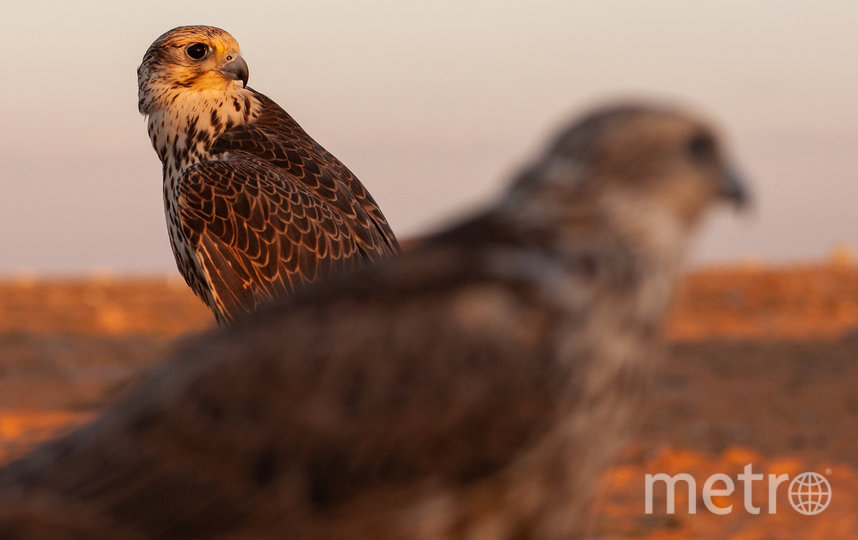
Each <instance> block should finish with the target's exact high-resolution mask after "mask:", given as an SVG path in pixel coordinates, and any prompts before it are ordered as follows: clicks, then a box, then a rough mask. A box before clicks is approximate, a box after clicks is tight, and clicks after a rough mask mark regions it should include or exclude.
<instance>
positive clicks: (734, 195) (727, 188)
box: [718, 167, 751, 210]
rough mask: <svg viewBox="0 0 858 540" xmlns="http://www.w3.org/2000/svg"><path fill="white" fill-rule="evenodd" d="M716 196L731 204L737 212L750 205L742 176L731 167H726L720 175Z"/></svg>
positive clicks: (749, 198)
mask: <svg viewBox="0 0 858 540" xmlns="http://www.w3.org/2000/svg"><path fill="white" fill-rule="evenodd" d="M718 195H719V196H721V197H723V198H724V199H726V200H728V201H730V202H731V203H733V206H735V207H736V209H737V210H743V209H745V208H747V207H748V206H749V205H750V204H751V197H750V195H749V194H748V190H747V188H746V187H745V182H744V180H743V179H742V176H741V175H740V174H739V173H738V172H737V171H736V170H735V169H734V168H732V167H728V168H727V169H726V170H725V171H724V173H723V174H722V175H721V183H720V185H719V188H718Z"/></svg>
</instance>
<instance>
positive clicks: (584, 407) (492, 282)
mask: <svg viewBox="0 0 858 540" xmlns="http://www.w3.org/2000/svg"><path fill="white" fill-rule="evenodd" d="M743 198H744V192H743V190H742V186H741V184H740V183H739V182H738V181H737V179H736V177H735V176H734V175H733V173H732V171H731V169H730V167H728V163H727V160H726V158H725V156H724V153H723V151H722V149H721V148H720V146H719V143H718V141H717V139H716V137H715V135H714V134H713V132H712V131H711V130H710V128H709V127H708V126H707V125H706V124H705V123H703V122H701V121H700V120H698V119H696V118H695V117H693V116H690V115H688V114H686V113H681V112H677V111H675V110H673V109H668V108H662V107H652V106H637V105H634V106H619V107H611V108H607V109H604V110H600V111H597V112H595V113H593V114H591V115H588V116H587V117H585V118H584V119H583V120H582V121H581V122H578V123H577V124H575V125H573V126H572V127H570V128H568V129H566V130H564V131H563V132H561V133H560V135H559V136H558V137H557V138H556V139H555V141H554V142H553V143H552V144H551V145H550V146H549V148H548V150H547V151H546V152H545V153H544V155H543V156H541V157H540V158H539V159H537V160H536V161H535V163H534V164H533V165H532V166H530V167H528V168H526V169H525V170H524V171H523V172H522V173H521V175H520V176H519V177H518V180H517V181H516V182H515V183H514V185H513V187H512V188H511V189H510V190H509V191H508V192H507V193H506V194H505V195H504V196H503V198H502V199H501V200H500V201H499V202H498V203H497V204H495V205H493V206H491V207H490V208H489V209H488V210H487V211H485V212H483V213H480V214H478V215H475V216H473V217H471V218H470V219H467V220H466V221H464V222H463V223H460V224H458V225H455V226H453V227H451V228H449V229H447V230H445V231H443V232H440V233H438V234H436V235H434V236H431V237H429V238H427V239H426V240H425V241H423V242H421V243H420V244H419V245H418V246H416V247H415V248H414V249H413V250H409V251H407V252H406V253H405V254H403V255H402V256H400V257H395V258H390V259H388V260H386V261H382V262H380V263H379V264H377V265H374V266H371V267H364V268H361V269H359V270H357V271H355V272H354V273H350V274H340V275H339V276H336V277H334V278H333V279H332V280H331V281H329V282H328V283H326V284H325V286H324V287H320V286H318V285H313V286H310V287H307V288H305V289H303V290H302V291H299V292H298V293H296V294H295V295H293V296H291V297H288V298H284V299H281V300H280V301H279V302H278V303H277V304H274V305H272V306H267V307H265V308H263V309H260V310H258V311H257V312H255V313H253V314H252V315H250V316H249V317H247V318H244V319H243V320H241V321H238V322H237V323H236V324H234V325H231V326H230V327H228V328H223V329H220V330H219V331H213V332H210V333H209V334H207V335H205V336H201V337H199V338H197V339H196V340H195V341H194V342H192V343H189V344H188V345H187V346H186V347H185V348H184V350H183V351H180V352H179V353H177V358H175V359H174V361H173V362H171V363H168V364H166V365H163V366H160V367H159V368H157V370H156V371H155V372H154V373H152V374H151V375H150V377H149V378H148V380H146V381H145V382H144V384H143V385H141V386H140V387H139V388H138V389H137V390H136V391H135V392H134V393H133V394H132V395H130V396H129V397H127V398H126V400H125V401H124V402H123V403H120V404H119V405H118V406H116V407H114V408H113V409H112V410H110V411H109V412H108V413H107V414H106V415H105V416H104V417H103V418H101V419H100V420H98V421H97V422H95V423H93V424H91V425H89V426H87V427H85V428H83V429H82V430H81V431H79V432H77V433H76V434H72V435H70V436H68V437H66V438H64V439H61V440H59V441H57V442H54V443H51V444H48V445H46V446H44V447H42V448H41V449H39V450H37V451H36V452H34V453H33V454H31V455H30V456H29V457H27V458H25V459H24V460H22V461H20V462H18V463H15V464H12V465H10V466H8V467H6V468H5V469H2V470H0V531H3V530H4V527H5V528H6V529H5V530H8V531H13V532H16V531H26V530H30V531H38V532H40V533H42V534H43V535H44V536H45V537H50V536H51V534H52V533H53V534H54V535H56V532H57V531H67V530H75V531H77V529H73V528H74V527H78V528H83V529H85V530H86V532H87V533H88V534H89V536H85V537H117V536H119V535H124V536H133V535H136V536H137V537H139V538H153V537H157V538H290V539H293V540H294V539H299V540H303V539H320V538H324V539H338V540H346V539H349V540H370V539H380V538H384V539H406V538H410V539H422V540H434V539H451V540H453V539H457V540H459V539H464V540H467V539H473V540H477V539H487V538H490V539H510V540H511V539H522V538H539V539H564V540H568V539H573V538H581V537H583V536H584V535H585V534H586V530H587V524H588V521H589V520H588V516H589V510H588V508H589V501H590V499H591V497H592V494H593V492H594V490H595V485H596V483H597V481H598V478H599V476H600V474H601V473H602V472H603V471H604V468H605V467H606V465H607V464H608V463H609V462H610V459H611V456H612V455H613V453H614V452H615V451H616V450H617V448H618V447H619V445H620V444H621V442H622V440H623V435H624V433H625V432H626V427H627V418H628V417H629V416H631V415H633V414H634V412H635V410H636V406H637V403H638V401H637V394H639V393H640V391H641V389H642V388H643V387H644V386H645V382H646V380H647V378H648V374H649V373H650V371H651V370H652V368H653V365H654V364H655V358H653V353H654V344H655V342H656V341H657V339H658V336H659V326H660V323H661V321H662V318H663V316H664V313H665V310H666V308H667V306H668V304H669V301H670V298H671V294H672V291H673V288H674V284H675V278H676V275H677V272H678V269H679V265H680V259H681V256H682V254H683V251H684V249H685V246H686V244H687V241H688V238H689V235H690V233H691V232H692V230H693V229H694V227H695V225H696V224H697V223H698V221H699V220H700V218H701V216H702V214H703V213H704V210H706V209H707V208H708V207H709V206H711V205H712V204H713V203H714V202H715V201H717V200H719V199H725V200H730V201H733V202H736V203H741V202H742V200H743ZM40 519H41V521H40ZM28 527H29V528H28ZM34 536H36V535H35V534H34Z"/></svg>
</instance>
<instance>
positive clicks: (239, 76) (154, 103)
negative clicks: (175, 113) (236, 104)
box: [137, 26, 248, 114]
mask: <svg viewBox="0 0 858 540" xmlns="http://www.w3.org/2000/svg"><path fill="white" fill-rule="evenodd" d="M247 77H248V69H247V64H246V63H245V62H244V59H243V58H242V57H241V51H240V49H239V47H238V42H237V41H235V38H233V37H232V36H231V35H229V33H228V32H226V31H224V30H221V29H220V28H215V27H213V26H180V27H178V28H174V29H172V30H170V31H169V32H166V33H165V34H163V35H162V36H161V37H159V38H158V39H156V40H155V42H154V43H152V45H150V46H149V49H148V50H147V51H146V54H144V55H143V61H142V62H141V64H140V67H139V68H137V85H138V94H137V96H138V104H137V105H138V108H139V110H140V112H141V113H142V114H151V113H152V112H154V111H156V110H159V109H161V108H163V107H165V106H167V105H168V104H169V103H170V100H171V99H172V98H173V96H175V95H176V94H178V93H180V92H205V91H213V92H222V93H229V92H231V91H235V90H236V89H237V88H244V87H245V86H246V85H247ZM239 81H240V82H241V86H239Z"/></svg>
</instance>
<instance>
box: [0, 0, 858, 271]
mask: <svg viewBox="0 0 858 540" xmlns="http://www.w3.org/2000/svg"><path fill="white" fill-rule="evenodd" d="M181 24H212V25H216V26H220V27H222V28H224V29H226V30H228V31H229V32H230V33H232V34H233V36H235V37H236V39H237V40H238V41H239V43H240V44H241V47H242V52H243V55H244V57H245V59H246V61H247V63H248V64H249V66H250V86H252V87H254V88H255V89H257V90H259V91H261V92H263V93H264V94H266V95H268V96H269V97H271V98H272V99H274V100H275V101H277V102H278V103H279V104H280V105H281V106H283V107H284V108H285V109H286V110H287V111H288V112H289V113H290V114H292V115H293V116H294V117H295V118H296V120H298V122H299V123H300V124H301V125H302V126H303V127H304V128H305V129H306V130H307V131H308V132H309V133H310V134H311V135H312V136H313V137H314V138H316V139H317V140H318V141H319V142H320V143H322V144H323V145H324V146H325V147H327V148H328V149H329V150H331V151H332V152H333V153H334V154H335V155H336V156H337V157H339V158H340V159H341V160H342V161H343V162H344V163H346V164H347V165H348V166H349V167H350V168H351V169H352V170H353V171H354V172H355V173H356V174H357V175H358V177H359V178H361V180H362V181H363V182H364V184H365V185H366V186H367V187H368V189H369V190H370V191H371V193H372V194H373V196H374V197H375V198H376V200H378V202H379V203H380V205H381V206H382V209H383V210H384V212H385V214H386V216H387V217H388V219H389V220H390V222H391V225H392V226H393V228H394V230H395V231H396V232H397V234H398V235H399V236H400V237H402V238H409V237H412V236H416V235H419V234H420V233H422V232H424V231H427V230H429V229H432V228H435V227H437V226H438V225H439V224H442V223H443V222H444V221H445V220H446V219H449V218H450V217H454V216H458V215H461V214H462V213H463V212H465V211H467V210H468V209H470V208H474V207H478V206H480V205H481V204H485V203H487V202H489V201H490V200H491V198H492V197H494V196H495V195H496V194H497V193H499V191H500V190H501V189H502V188H503V185H504V184H505V182H506V180H507V178H508V177H509V176H510V175H511V174H512V172H513V171H515V170H516V168H517V167H519V166H520V165H521V164H522V163H524V162H525V161H526V160H527V159H529V158H530V157H531V156H532V155H533V154H534V153H535V152H536V151H537V150H538V149H539V147H540V145H541V144H542V143H543V142H544V141H545V139H546V138H547V137H548V136H549V135H550V134H551V133H552V132H553V131H554V130H555V129H556V128H557V127H558V126H559V125H560V124H562V123H564V122H566V121H568V120H569V119H570V118H572V117H573V116H574V115H576V114H578V113H580V112H582V111H584V110H586V109H587V108H589V107H591V106H592V105H594V104H599V103H604V102H605V101H609V100H612V99H620V98H622V99H627V98H630V97H631V98H636V97H645V98H655V99H658V100H660V101H669V102H676V103H679V104H681V105H684V106H687V107H690V108H692V109H693V110H695V111H699V112H700V113H701V114H702V115H704V116H706V117H708V118H711V119H712V120H713V121H714V122H715V123H716V124H717V125H718V126H719V127H720V128H721V130H722V132H723V133H724V135H725V138H726V140H727V143H728V147H729V149H730V151H731V154H732V155H733V156H734V158H735V161H736V163H737V165H738V166H739V168H740V169H741V170H742V171H743V173H744V176H745V177H746V178H747V179H748V181H749V183H750V184H751V186H752V189H753V192H754V198H755V200H756V207H755V210H754V211H753V212H752V213H750V214H749V215H747V216H739V217H738V218H737V217H736V216H735V215H734V214H733V213H732V212H730V211H727V210H726V209H725V210H722V211H720V212H718V213H717V215H713V216H712V219H710V220H709V221H708V223H707V224H706V226H705V227H704V230H703V231H701V232H702V234H701V235H700V237H699V238H698V242H696V245H695V249H694V256H693V260H694V261H696V262H697V263H698V264H700V263H707V262H726V261H736V260H748V259H751V260H757V261H763V262H772V263H779V262H785V261H807V260H815V259H819V258H822V257H825V256H826V255H827V254H828V253H829V252H830V251H831V249H832V248H833V247H835V246H838V245H849V246H852V247H853V248H858V215H856V206H858V178H856V172H858V152H856V148H858V100H856V96H858V68H856V65H855V54H856V51H858V32H856V29H858V5H855V4H854V3H852V2H846V1H845V0H840V1H829V2H823V3H819V4H814V5H812V6H811V5H807V4H806V3H803V2H780V3H773V2H739V1H736V0H729V1H724V2H719V3H717V4H716V5H703V4H698V3H688V2H683V1H680V0H669V1H668V0H658V1H654V2H647V3H640V4H631V3H621V2H546V1H542V2H539V1H537V2H523V1H520V2H519V1H516V2H512V1H497V2H482V1H481V2H472V3H469V4H467V5H462V4H461V3H457V2H451V1H447V0H444V1H437V2H434V3H431V4H424V3H419V4H406V5H403V3H402V2H392V1H375V2H368V1H366V2H360V1H353V2H346V1H345V0H341V1H328V2H295V3H290V4H289V5H281V4H279V3H275V2H243V3H242V4H241V9H235V5H234V3H229V2H223V1H220V0H212V1H211V2H209V3H208V4H207V5H206V8H205V10H201V9H199V4H191V3H187V4H185V3H177V2H165V1H161V2H150V3H146V4H143V3H139V4H138V3H116V4H107V5H103V4H101V3H96V2H93V1H91V0H89V1H85V2H78V3H74V4H71V3H59V2H56V3H52V2H28V3H16V4H14V5H12V6H9V7H7V8H6V13H5V23H4V29H3V30H4V31H3V32H2V33H0V43H2V44H3V45H4V50H6V51H7V65H6V69H5V70H4V75H3V77H4V80H3V82H4V84H3V85H2V86H0V115H2V118H3V120H4V128H5V129H3V130H2V131H0V160H2V163H3V164H4V172H3V186H4V191H5V194H4V197H3V198H2V199H0V226H2V227H3V230H4V231H6V232H5V233H4V234H2V235H0V250H2V253H3V254H4V256H3V258H2V259H0V275H9V274H14V273H20V272H23V271H27V272H33V273H36V274H52V275H58V274H66V273H85V272H89V271H91V270H92V269H104V268H110V269H112V270H113V271H115V272H117V273H126V272H129V273H137V274H153V273H156V274H157V273H170V274H173V273H175V263H174V262H173V257H172V253H171V252H170V247H169V242H168V239H167V233H166V227H165V223H164V215H163V203H162V199H161V197H162V195H161V165H160V163H159V161H158V159H157V157H156V156H155V153H154V151H153V150H152V148H151V144H150V142H149V139H148V137H147V135H146V130H145V124H144V120H143V118H142V117H141V116H140V115H139V114H138V113H137V110H136V72H135V71H136V68H137V65H138V64H139V62H140V58H141V57H142V55H143V53H144V52H145V50H146V48H147V47H148V46H149V44H150V43H151V42H152V41H153V40H154V39H155V38H156V37H157V36H158V35H160V34H161V33H163V32H164V31H166V30H168V29H170V28H172V27H175V26H178V25H181ZM12 51H15V52H12Z"/></svg>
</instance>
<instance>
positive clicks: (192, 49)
mask: <svg viewBox="0 0 858 540" xmlns="http://www.w3.org/2000/svg"><path fill="white" fill-rule="evenodd" d="M185 52H187V53H188V56H190V57H191V58H193V59H194V60H202V59H203V58H205V56H206V55H207V54H208V53H209V48H208V46H207V45H204V44H202V43H192V44H190V45H188V48H187V49H185Z"/></svg>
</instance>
